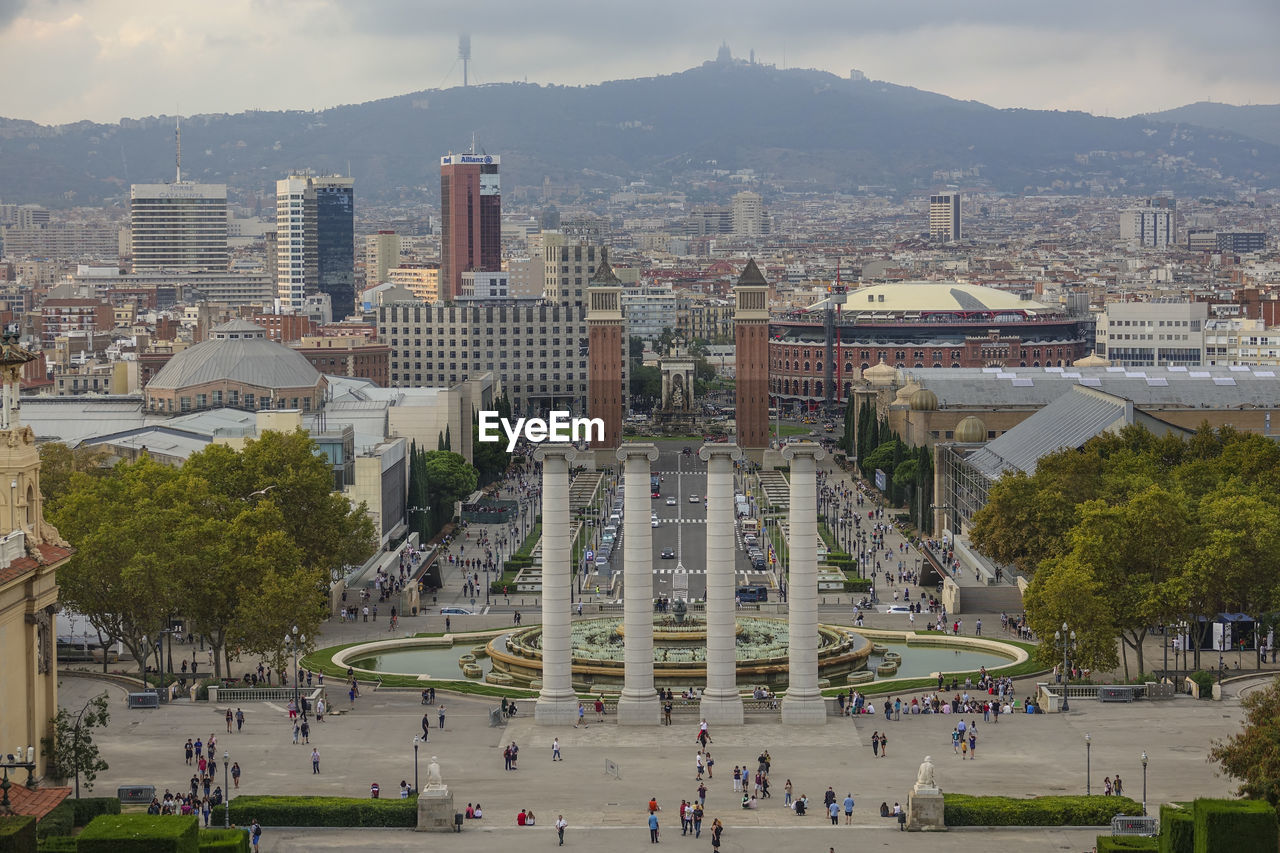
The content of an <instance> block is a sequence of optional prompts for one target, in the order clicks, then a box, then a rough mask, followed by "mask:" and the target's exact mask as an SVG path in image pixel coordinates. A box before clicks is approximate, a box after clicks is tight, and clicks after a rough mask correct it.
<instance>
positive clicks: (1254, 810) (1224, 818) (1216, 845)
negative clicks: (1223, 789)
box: [1193, 799, 1280, 853]
mask: <svg viewBox="0 0 1280 853" xmlns="http://www.w3.org/2000/svg"><path fill="white" fill-rule="evenodd" d="M1193 811H1194V814H1195V849H1196V853H1235V851H1239V850H1275V849H1276V845H1277V844H1278V843H1280V826H1277V824H1276V810H1275V807H1274V806H1272V805H1271V804H1269V803H1268V802H1267V801H1266V800H1210V799H1197V800H1196V801H1195V806H1194V809H1193Z"/></svg>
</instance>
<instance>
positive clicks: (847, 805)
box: [843, 792, 853, 826]
mask: <svg viewBox="0 0 1280 853" xmlns="http://www.w3.org/2000/svg"><path fill="white" fill-rule="evenodd" d="M843 805H844V823H845V826H848V825H849V824H851V823H853V793H852V792H850V793H848V794H845V795H844V803H843Z"/></svg>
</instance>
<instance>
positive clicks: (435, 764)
mask: <svg viewBox="0 0 1280 853" xmlns="http://www.w3.org/2000/svg"><path fill="white" fill-rule="evenodd" d="M443 787H444V779H442V778H441V776H440V759H439V758H437V757H436V756H434V755H433V756H431V763H430V764H428V765H427V790H431V789H433V788H443Z"/></svg>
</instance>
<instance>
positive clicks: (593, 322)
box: [587, 249, 627, 467]
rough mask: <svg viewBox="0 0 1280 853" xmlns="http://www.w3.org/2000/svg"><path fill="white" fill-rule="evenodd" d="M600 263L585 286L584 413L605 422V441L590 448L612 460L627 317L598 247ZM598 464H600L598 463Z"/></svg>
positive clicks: (622, 400) (622, 401) (618, 431)
mask: <svg viewBox="0 0 1280 853" xmlns="http://www.w3.org/2000/svg"><path fill="white" fill-rule="evenodd" d="M600 254H601V258H600V265H599V266H597V267H596V274H595V275H594V276H593V277H592V278H591V283H590V285H589V286H588V288H587V295H588V297H589V301H588V304H587V348H588V353H589V358H588V361H589V364H588V367H587V416H588V417H592V418H600V419H601V420H602V421H604V441H603V442H592V443H591V449H592V450H598V451H604V452H605V455H603V456H600V457H599V458H600V459H601V460H608V461H607V462H606V463H605V464H607V465H611V464H613V462H614V458H613V451H614V450H615V449H616V448H617V447H619V446H620V445H621V444H622V418H623V414H624V408H625V406H626V397H625V395H624V394H623V388H622V383H623V375H624V374H623V368H624V367H625V365H624V364H623V358H624V344H625V343H626V341H625V337H626V328H627V327H626V320H624V319H623V316H622V282H621V281H620V280H619V279H618V276H617V275H616V274H615V273H614V271H613V267H611V266H610V265H609V258H608V256H607V254H606V251H605V250H603V249H602V250H601V253H600ZM597 467H603V466H600V465H599V464H598V463H597Z"/></svg>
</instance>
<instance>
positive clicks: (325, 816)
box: [209, 796, 418, 826]
mask: <svg viewBox="0 0 1280 853" xmlns="http://www.w3.org/2000/svg"><path fill="white" fill-rule="evenodd" d="M224 808H225V806H216V807H214V809H213V814H212V815H211V816H210V818H209V820H210V822H212V823H222V822H223V821H224V820H225V818H224V817H223V809H224ZM255 819H256V820H257V821H258V823H260V824H262V825H263V826H417V825H418V801H417V798H415V797H410V798H408V799H405V800H401V799H399V798H395V799H385V800H382V799H379V800H373V799H356V798H354V797H268V796H261V797H236V798H235V799H234V800H232V801H231V822H232V823H234V824H237V825H240V826H248V825H249V824H250V823H252V822H253V821H254V820H255Z"/></svg>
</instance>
